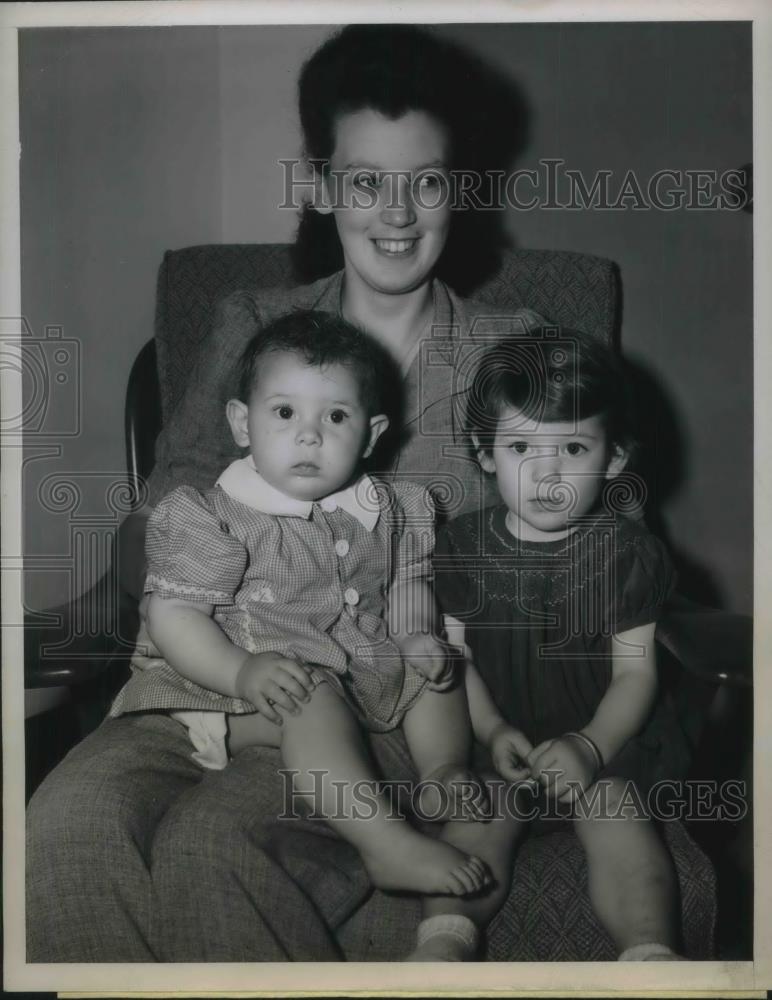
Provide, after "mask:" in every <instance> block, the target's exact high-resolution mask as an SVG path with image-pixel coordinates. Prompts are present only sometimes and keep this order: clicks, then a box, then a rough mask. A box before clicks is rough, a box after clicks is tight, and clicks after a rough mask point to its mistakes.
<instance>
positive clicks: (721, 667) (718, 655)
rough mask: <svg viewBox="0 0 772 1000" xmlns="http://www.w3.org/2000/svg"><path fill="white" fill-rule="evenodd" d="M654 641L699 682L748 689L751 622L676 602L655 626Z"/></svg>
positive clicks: (751, 659)
mask: <svg viewBox="0 0 772 1000" xmlns="http://www.w3.org/2000/svg"><path fill="white" fill-rule="evenodd" d="M656 639H657V641H658V642H660V643H662V645H663V646H664V647H665V648H666V649H667V650H668V651H669V652H670V653H671V654H672V655H673V656H674V657H675V658H676V659H677V660H678V662H679V663H680V664H681V665H682V666H683V667H684V668H685V669H686V670H688V671H689V673H691V674H694V675H695V676H697V677H699V678H700V680H704V681H707V682H709V683H713V684H731V685H737V686H741V687H751V685H752V683H753V681H752V665H753V619H752V618H750V617H749V616H748V615H739V614H733V613H730V612H728V611H716V610H714V609H711V608H703V607H701V606H700V605H697V604H693V603H692V602H690V601H687V600H686V599H685V598H680V597H679V598H676V599H675V600H674V602H673V603H672V604H671V605H669V606H668V608H667V609H666V611H665V614H664V615H663V617H662V618H661V619H660V620H659V621H658V622H657V631H656Z"/></svg>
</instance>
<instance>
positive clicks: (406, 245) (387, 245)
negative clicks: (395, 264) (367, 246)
mask: <svg viewBox="0 0 772 1000" xmlns="http://www.w3.org/2000/svg"><path fill="white" fill-rule="evenodd" d="M415 242H416V241H415V240H376V241H375V245H376V246H377V247H378V249H379V250H385V251H386V253H405V251H406V250H410V249H411V248H412V247H413V245H414V244H415Z"/></svg>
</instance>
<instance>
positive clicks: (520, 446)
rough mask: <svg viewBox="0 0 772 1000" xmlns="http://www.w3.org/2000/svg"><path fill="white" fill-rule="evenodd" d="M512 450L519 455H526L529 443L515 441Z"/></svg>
mask: <svg viewBox="0 0 772 1000" xmlns="http://www.w3.org/2000/svg"><path fill="white" fill-rule="evenodd" d="M512 450H513V451H516V452H517V454H518V455H525V453H526V452H527V451H528V442H527V441H513V442H512Z"/></svg>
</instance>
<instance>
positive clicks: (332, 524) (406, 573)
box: [110, 480, 434, 731]
mask: <svg viewBox="0 0 772 1000" xmlns="http://www.w3.org/2000/svg"><path fill="white" fill-rule="evenodd" d="M374 485H375V490H376V493H377V502H378V504H379V507H380V516H379V518H378V522H377V524H376V526H375V528H374V530H373V531H368V530H367V529H366V528H365V527H363V525H362V524H361V523H360V522H359V521H358V520H357V518H355V517H353V516H352V515H350V514H348V513H346V512H345V511H343V510H341V509H340V508H338V509H336V510H334V511H332V512H325V511H324V510H322V508H321V506H320V505H319V504H318V503H315V504H314V505H313V508H312V512H311V516H310V518H309V519H308V520H306V519H305V518H303V517H297V516H284V515H280V516H277V515H273V514H264V513H262V512H260V511H257V510H254V509H253V508H251V507H248V506H246V505H245V504H243V503H241V502H240V501H239V500H236V499H235V498H234V497H231V496H230V495H229V494H228V493H226V492H225V491H224V490H223V489H222V488H221V487H219V486H215V487H214V488H212V489H210V490H207V491H206V492H204V493H200V492H198V491H197V490H195V489H193V488H192V487H188V486H182V487H179V488H178V489H176V490H174V492H172V493H170V494H169V495H168V496H166V497H165V498H164V499H163V500H162V501H161V502H160V503H159V504H158V506H157V508H156V509H155V510H154V512H153V515H152V517H151V519H150V522H149V524H148V531H147V542H146V547H147V558H148V574H147V578H146V581H145V591H146V592H151V591H157V592H158V593H161V594H164V595H166V596H169V597H179V598H183V599H186V600H191V601H201V602H203V603H207V604H213V605H215V614H214V617H215V620H216V621H217V623H218V624H219V625H220V627H221V628H222V629H223V631H224V632H225V634H226V635H227V636H228V638H229V639H230V640H231V641H232V642H233V643H235V644H236V645H237V646H240V647H242V648H243V649H246V650H247V651H249V652H252V653H260V652H267V651H276V652H278V653H281V654H282V655H286V656H290V657H295V658H297V659H298V660H301V661H302V662H305V663H307V664H310V665H313V666H314V667H315V668H316V670H315V671H314V673H315V676H316V678H317V680H321V679H324V680H326V681H328V682H330V683H332V684H333V685H334V686H335V687H336V688H337V689H338V690H339V691H340V692H341V693H342V694H343V695H344V697H345V698H346V699H347V701H348V702H349V703H350V704H351V705H352V707H353V708H354V709H355V711H356V712H357V714H358V716H359V718H360V719H361V721H362V722H363V723H364V724H365V725H366V726H367V727H368V728H370V729H373V730H376V731H386V730H388V729H392V728H394V727H395V726H396V725H398V724H399V723H400V721H401V719H402V717H403V716H404V713H405V711H406V710H407V709H408V708H409V707H410V705H411V704H412V703H413V702H414V701H415V700H416V698H417V697H418V696H419V694H420V693H421V691H422V689H423V687H424V685H425V683H426V682H425V679H424V678H423V676H422V675H420V674H419V673H418V672H417V671H415V670H414V669H413V668H412V667H411V666H410V665H409V664H406V663H403V661H402V657H401V655H400V653H399V650H398V649H397V647H396V645H395V644H394V643H393V642H392V641H391V639H390V638H389V637H388V633H387V628H386V622H385V610H386V595H387V591H388V588H389V587H390V586H392V585H393V584H395V583H397V582H402V581H406V580H414V579H422V578H427V577H428V576H429V574H430V572H431V559H432V552H433V547H434V525H433V522H434V510H433V505H432V502H431V499H430V497H429V495H428V493H427V492H426V491H425V490H424V489H423V488H421V487H419V486H416V485H415V484H413V483H400V482H394V483H387V482H386V481H384V480H378V481H374ZM132 669H133V674H132V677H131V679H130V680H129V681H128V683H127V684H126V685H125V686H124V688H123V689H122V690H121V691H120V692H119V694H118V696H117V698H116V700H115V702H114V703H113V706H112V708H111V710H110V715H111V716H117V715H121V714H123V713H125V712H141V711H150V710H167V711H181V710H191V709H194V710H195V709H197V710H212V711H218V712H226V713H235V714H241V713H247V712H253V711H255V708H254V706H253V705H251V704H250V703H249V702H246V701H242V700H240V699H238V698H230V697H226V696H223V695H220V694H217V693H215V692H213V691H209V690H207V689H206V688H203V687H201V686H199V685H198V684H195V683H193V682H192V681H189V680H187V679H186V678H184V677H182V676H181V675H180V674H178V673H177V672H176V671H175V670H174V669H173V668H172V667H171V666H169V665H168V664H166V663H163V664H162V665H160V666H153V667H149V668H142V667H133V668H132Z"/></svg>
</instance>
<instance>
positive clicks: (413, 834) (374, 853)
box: [359, 825, 491, 896]
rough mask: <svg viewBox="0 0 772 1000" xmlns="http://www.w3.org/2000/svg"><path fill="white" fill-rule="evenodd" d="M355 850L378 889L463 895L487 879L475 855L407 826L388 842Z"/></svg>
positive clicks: (469, 892) (480, 885)
mask: <svg viewBox="0 0 772 1000" xmlns="http://www.w3.org/2000/svg"><path fill="white" fill-rule="evenodd" d="M378 840H379V841H382V838H380V837H379V838H378ZM359 849H360V852H361V854H362V860H363V861H364V863H365V867H366V868H367V871H368V873H369V875H370V879H371V880H372V883H373V885H376V886H378V888H379V889H392V890H400V889H402V890H410V891H412V892H420V893H422V894H423V895H444V896H466V895H469V894H471V893H475V892H479V891H480V890H481V889H483V888H484V887H485V886H486V885H488V884H489V883H490V881H491V874H490V872H489V871H488V868H487V866H486V865H485V863H484V862H483V861H481V860H480V859H479V858H477V857H474V856H473V855H470V854H464V853H463V852H462V851H459V850H458V849H457V848H455V847H453V846H452V845H451V844H446V843H445V842H444V841H441V840H432V839H431V838H430V837H425V836H423V834H420V833H418V832H417V831H416V830H412V829H411V828H410V827H408V826H407V825H404V828H403V829H402V830H400V831H399V832H398V833H397V832H395V833H393V835H392V836H390V837H389V843H383V842H380V843H377V844H376V843H373V844H368V845H367V846H366V847H364V846H363V845H359Z"/></svg>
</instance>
